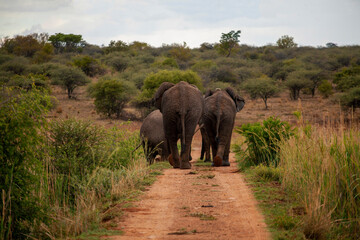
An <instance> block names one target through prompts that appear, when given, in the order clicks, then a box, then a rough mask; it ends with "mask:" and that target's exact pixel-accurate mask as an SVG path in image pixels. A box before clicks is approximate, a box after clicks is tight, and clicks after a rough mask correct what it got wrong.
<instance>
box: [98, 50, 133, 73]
mask: <svg viewBox="0 0 360 240" xmlns="http://www.w3.org/2000/svg"><path fill="white" fill-rule="evenodd" d="M111 55H112V54H109V55H108V56H107V57H106V58H105V59H104V62H105V64H106V65H108V66H110V67H112V68H114V69H115V70H116V71H118V72H123V71H125V69H126V68H127V67H128V61H127V58H125V57H123V56H119V55H114V56H111Z"/></svg>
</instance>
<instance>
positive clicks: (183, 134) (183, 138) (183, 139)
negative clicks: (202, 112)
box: [180, 113, 185, 151]
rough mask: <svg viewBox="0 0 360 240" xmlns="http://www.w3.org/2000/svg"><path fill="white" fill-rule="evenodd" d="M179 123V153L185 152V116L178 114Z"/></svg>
mask: <svg viewBox="0 0 360 240" xmlns="http://www.w3.org/2000/svg"><path fill="white" fill-rule="evenodd" d="M180 121H181V151H184V150H185V114H184V113H183V114H180Z"/></svg>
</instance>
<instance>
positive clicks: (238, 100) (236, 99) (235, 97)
mask: <svg viewBox="0 0 360 240" xmlns="http://www.w3.org/2000/svg"><path fill="white" fill-rule="evenodd" d="M225 91H226V92H227V93H228V94H229V96H230V97H231V98H232V99H233V100H234V102H235V106H236V111H237V112H239V111H240V110H241V109H243V107H244V105H245V100H244V99H243V98H242V97H240V96H239V95H238V94H236V93H235V91H234V90H233V89H232V88H230V87H227V88H225Z"/></svg>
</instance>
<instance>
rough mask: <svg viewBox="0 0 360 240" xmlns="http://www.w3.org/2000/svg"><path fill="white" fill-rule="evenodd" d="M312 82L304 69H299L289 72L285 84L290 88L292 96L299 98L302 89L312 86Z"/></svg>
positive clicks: (294, 98) (292, 97)
mask: <svg viewBox="0 0 360 240" xmlns="http://www.w3.org/2000/svg"><path fill="white" fill-rule="evenodd" d="M311 84H312V82H311V81H310V80H309V79H307V78H306V77H305V74H304V72H303V71H301V70H298V71H295V72H292V73H290V74H289V76H288V79H287V80H286V82H285V86H286V87H287V88H289V90H290V98H291V99H292V100H297V99H298V98H299V97H300V91H301V89H304V88H306V87H310V86H311Z"/></svg>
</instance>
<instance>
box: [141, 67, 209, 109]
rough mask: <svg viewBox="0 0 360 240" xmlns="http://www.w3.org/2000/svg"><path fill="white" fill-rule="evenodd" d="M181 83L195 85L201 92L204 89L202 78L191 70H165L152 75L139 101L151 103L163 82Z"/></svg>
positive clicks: (144, 86)
mask: <svg viewBox="0 0 360 240" xmlns="http://www.w3.org/2000/svg"><path fill="white" fill-rule="evenodd" d="M180 81H185V82H188V83H190V84H194V85H196V86H197V87H198V88H199V89H200V90H202V89H203V87H202V82H201V79H200V77H199V76H198V75H197V74H196V73H195V72H193V71H191V70H187V71H181V70H172V71H169V70H163V71H160V72H157V73H152V74H150V75H149V76H148V77H147V78H146V79H145V81H144V85H143V87H142V93H141V94H140V96H139V97H138V99H137V101H138V102H143V103H146V102H150V100H151V99H152V98H153V96H154V94H155V92H156V90H157V89H158V87H159V86H160V85H161V84H162V83H163V82H171V83H175V84H176V83H178V82H180Z"/></svg>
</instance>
